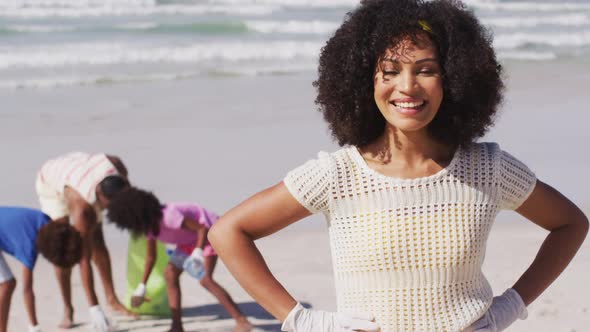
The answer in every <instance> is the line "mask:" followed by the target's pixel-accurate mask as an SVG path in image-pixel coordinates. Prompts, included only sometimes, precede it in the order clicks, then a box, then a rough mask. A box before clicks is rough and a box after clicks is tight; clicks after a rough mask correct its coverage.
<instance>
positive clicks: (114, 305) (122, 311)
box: [109, 300, 139, 318]
mask: <svg viewBox="0 0 590 332" xmlns="http://www.w3.org/2000/svg"><path fill="white" fill-rule="evenodd" d="M109 309H111V311H112V312H114V313H116V314H119V315H123V316H127V317H131V318H139V315H138V314H136V313H134V312H132V311H129V310H128V309H127V308H125V306H124V305H122V304H121V302H119V301H118V300H114V301H111V302H109Z"/></svg>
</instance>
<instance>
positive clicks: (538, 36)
mask: <svg viewBox="0 0 590 332" xmlns="http://www.w3.org/2000/svg"><path fill="white" fill-rule="evenodd" d="M530 45H539V46H553V47H563V46H570V47H581V46H588V45H590V30H585V31H584V30H583V31H578V32H538V33H525V32H517V33H511V34H500V35H497V36H496V37H495V38H494V46H495V47H496V48H498V49H516V48H521V47H525V46H530Z"/></svg>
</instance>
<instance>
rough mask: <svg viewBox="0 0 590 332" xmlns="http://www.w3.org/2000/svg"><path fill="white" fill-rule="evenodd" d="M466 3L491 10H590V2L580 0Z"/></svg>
mask: <svg viewBox="0 0 590 332" xmlns="http://www.w3.org/2000/svg"><path fill="white" fill-rule="evenodd" d="M466 4H467V5H468V6H470V7H473V8H476V9H483V10H489V11H519V12H521V11H530V12H555V11H574V10H590V3H580V2H532V1H531V2H497V1H481V0H480V1H466Z"/></svg>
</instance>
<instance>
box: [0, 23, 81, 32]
mask: <svg viewBox="0 0 590 332" xmlns="http://www.w3.org/2000/svg"><path fill="white" fill-rule="evenodd" d="M66 31H76V27H73V26H67V25H37V24H30V25H25V24H9V25H6V26H0V32H5V33H52V32H66Z"/></svg>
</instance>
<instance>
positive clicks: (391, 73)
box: [383, 70, 399, 76]
mask: <svg viewBox="0 0 590 332" xmlns="http://www.w3.org/2000/svg"><path fill="white" fill-rule="evenodd" d="M397 74H399V71H397V70H383V76H394V75H397Z"/></svg>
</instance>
